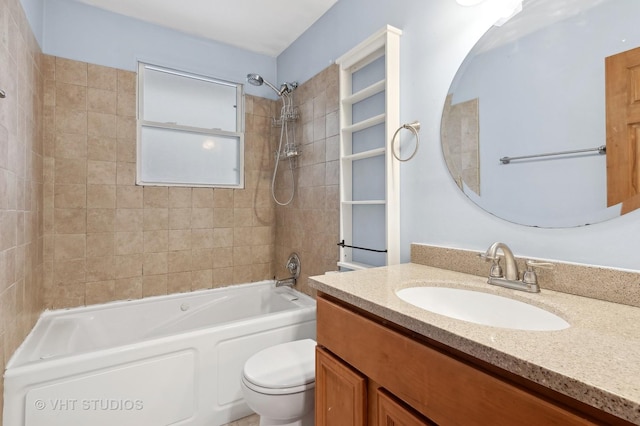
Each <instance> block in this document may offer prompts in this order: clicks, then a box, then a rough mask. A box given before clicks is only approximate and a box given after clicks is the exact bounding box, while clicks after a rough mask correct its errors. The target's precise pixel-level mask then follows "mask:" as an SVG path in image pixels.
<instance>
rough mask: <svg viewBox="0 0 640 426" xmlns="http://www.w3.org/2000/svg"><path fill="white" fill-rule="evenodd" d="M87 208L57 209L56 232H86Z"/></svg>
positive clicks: (55, 211) (55, 214) (55, 213)
mask: <svg viewBox="0 0 640 426" xmlns="http://www.w3.org/2000/svg"><path fill="white" fill-rule="evenodd" d="M86 215H87V210H86V209H55V210H54V222H55V224H54V232H55V233H56V234H84V233H85V232H86V230H87V220H86Z"/></svg>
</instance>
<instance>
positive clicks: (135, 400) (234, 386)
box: [3, 281, 316, 426]
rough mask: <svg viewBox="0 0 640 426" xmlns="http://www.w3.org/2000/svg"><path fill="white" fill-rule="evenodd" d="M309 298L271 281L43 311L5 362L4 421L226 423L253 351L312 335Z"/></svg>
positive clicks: (157, 425)
mask: <svg viewBox="0 0 640 426" xmlns="http://www.w3.org/2000/svg"><path fill="white" fill-rule="evenodd" d="M315 333H316V305H315V301H314V300H313V298H311V297H309V296H307V295H305V294H302V293H300V292H297V291H295V290H293V289H291V288H288V287H275V283H274V282H273V281H263V282H260V283H253V284H243V285H238V286H232V287H225V288H220V289H214V290H204V291H197V292H192V293H183V294H179V295H170V296H159V297H152V298H148V299H142V300H135V301H123V302H112V303H107V304H102V305H94V306H87V307H82V308H72V309H65V310H58V311H46V312H44V313H43V314H42V315H41V317H40V318H39V320H38V322H37V323H36V325H35V327H34V329H33V330H32V331H31V333H29V335H28V336H27V338H26V339H25V341H24V342H23V344H22V345H21V346H20V347H19V348H18V350H17V351H16V353H15V354H14V355H13V357H12V358H11V360H10V361H9V362H8V364H7V369H6V371H5V375H4V417H3V419H4V426H45V425H46V426H58V425H60V426H63V425H64V426H75V425H78V426H80V425H92V426H102V425H104V426H114V425H118V426H125V425H126V426H128V425H131V426H134V425H135V426H147V425H148V426H163V425H207V426H210V425H212V426H217V425H222V424H225V423H229V422H231V421H233V420H236V419H238V418H241V417H244V416H247V415H249V414H251V410H250V409H249V408H248V407H247V405H246V404H245V403H244V399H243V397H242V392H241V389H240V377H241V372H242V368H243V365H244V362H245V361H246V360H247V359H248V358H249V357H250V356H251V355H252V354H254V353H255V352H257V351H259V350H261V349H263V348H265V347H268V346H271V345H274V344H277V343H282V342H287V341H291V340H298V339H305V338H314V339H315Z"/></svg>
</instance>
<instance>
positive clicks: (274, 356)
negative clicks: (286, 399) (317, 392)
mask: <svg viewBox="0 0 640 426" xmlns="http://www.w3.org/2000/svg"><path fill="white" fill-rule="evenodd" d="M315 347H316V342H315V340H312V339H304V340H296V341H293V342H287V343H282V344H279V345H275V346H272V347H269V348H266V349H263V350H261V351H260V352H257V353H256V354H254V355H253V356H251V358H249V359H248V360H247V362H246V363H245V365H244V369H243V371H242V381H243V382H244V384H245V385H246V386H247V387H248V388H249V389H251V390H253V391H255V392H259V393H262V394H267V395H285V394H292V393H299V392H304V391H306V390H308V389H312V388H314V387H315Z"/></svg>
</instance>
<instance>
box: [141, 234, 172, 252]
mask: <svg viewBox="0 0 640 426" xmlns="http://www.w3.org/2000/svg"><path fill="white" fill-rule="evenodd" d="M143 238H144V252H145V253H158V252H163V251H168V250H169V231H167V230H160V231H144V235H143Z"/></svg>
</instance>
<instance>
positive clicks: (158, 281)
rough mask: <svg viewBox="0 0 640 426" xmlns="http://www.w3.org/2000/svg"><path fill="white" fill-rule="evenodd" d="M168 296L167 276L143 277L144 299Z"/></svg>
mask: <svg viewBox="0 0 640 426" xmlns="http://www.w3.org/2000/svg"><path fill="white" fill-rule="evenodd" d="M163 294H167V275H166V274H165V275H146V276H143V277H142V297H151V296H160V295H163Z"/></svg>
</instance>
